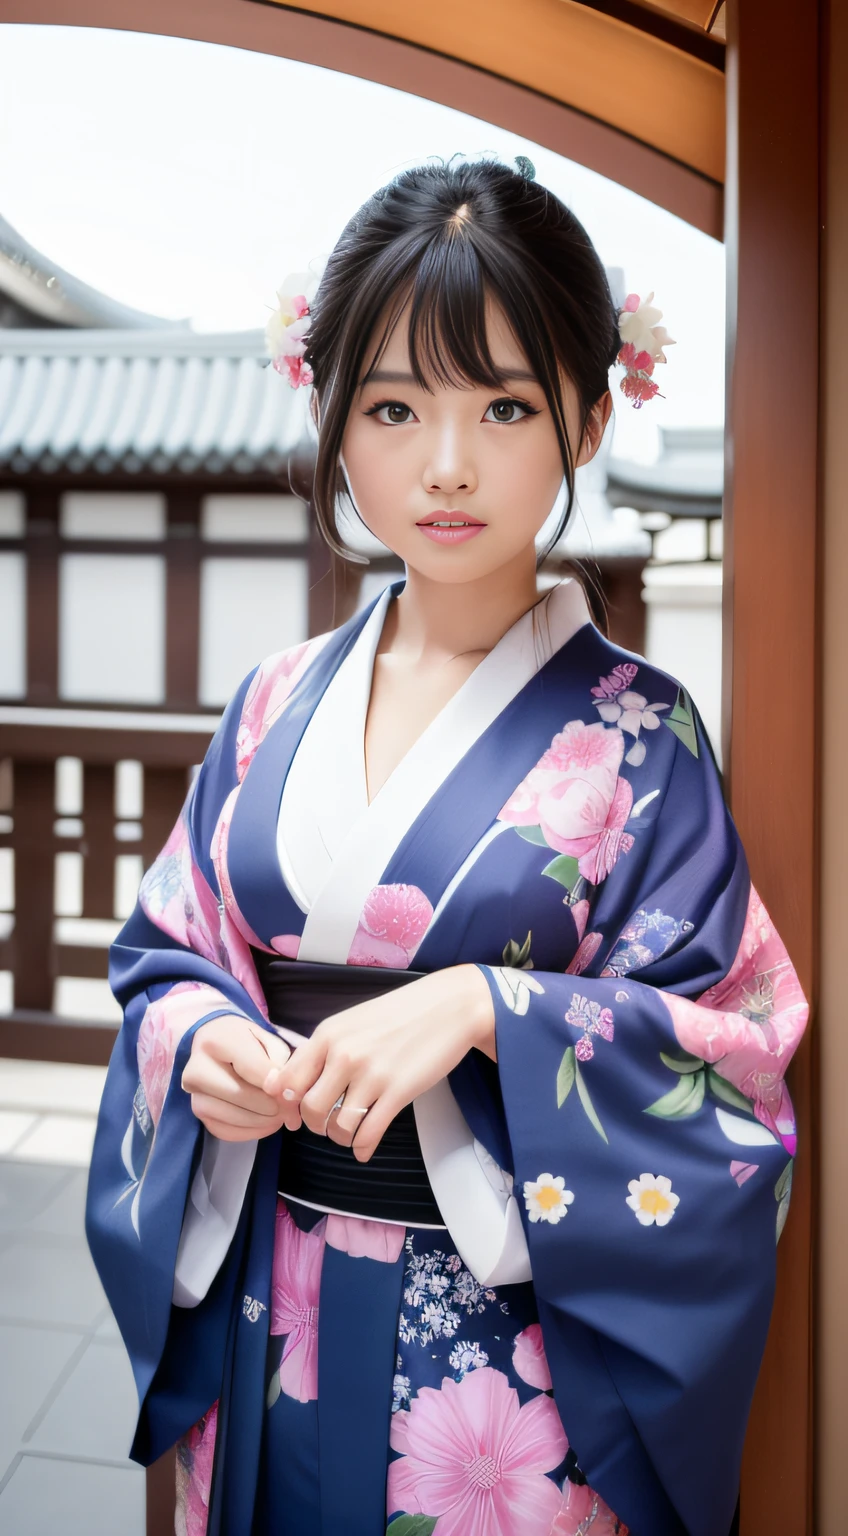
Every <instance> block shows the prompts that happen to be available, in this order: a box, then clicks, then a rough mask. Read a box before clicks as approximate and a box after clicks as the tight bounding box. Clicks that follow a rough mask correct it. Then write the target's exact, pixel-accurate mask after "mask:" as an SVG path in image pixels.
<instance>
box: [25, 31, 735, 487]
mask: <svg viewBox="0 0 848 1536" xmlns="http://www.w3.org/2000/svg"><path fill="white" fill-rule="evenodd" d="M457 151H460V152H462V153H465V154H467V155H475V154H479V153H484V152H489V153H495V154H497V155H499V156H500V157H501V158H503V159H505V160H507V161H508V162H511V161H512V159H513V158H514V156H515V155H517V154H527V155H529V156H530V158H531V159H532V160H533V162H534V164H535V166H536V172H537V177H538V179H539V180H540V181H542V182H544V183H545V184H546V185H547V186H549V187H551V188H552V190H553V191H555V192H556V193H558V194H559V196H560V197H562V198H563V199H564V200H565V201H566V202H567V203H568V204H569V205H570V206H571V207H572V208H573V209H574V211H575V213H576V214H577V216H578V217H579V218H580V219H581V221H582V222H583V223H584V224H585V226H586V228H587V229H588V231H589V233H590V235H591V236H592V238H593V240H594V241H595V244H596V246H597V248H598V250H599V252H600V254H601V256H602V258H603V260H604V261H605V262H606V263H607V264H608V265H610V266H619V267H623V268H624V271H625V274H626V286H627V288H628V289H629V290H631V291H635V292H638V293H641V294H642V295H643V296H644V295H645V294H646V293H647V292H648V291H649V290H650V289H654V290H655V292H656V302H657V303H658V304H659V305H660V307H661V308H662V309H663V310H664V314H665V323H666V324H667V326H668V329H669V331H670V332H671V334H672V335H673V336H675V337H676V338H677V342H678V345H677V346H675V347H672V348H671V349H670V351H669V363H668V367H667V368H666V369H664V370H662V380H663V383H662V388H663V391H664V393H665V394H666V396H667V398H666V399H665V400H659V401H654V402H652V404H651V405H650V406H649V407H648V408H647V409H645V410H643V411H641V412H635V411H633V410H632V408H631V407H630V406H629V405H627V404H626V402H624V401H623V399H621V397H620V396H619V400H620V402H621V406H622V407H623V409H619V410H617V413H616V414H617V425H616V437H615V450H616V452H617V453H625V454H628V455H631V456H633V457H638V458H642V459H650V458H652V457H654V455H655V453H656V451H657V430H656V429H657V426H658V425H659V424H660V423H661V422H668V423H674V424H703V425H708V424H710V425H718V424H720V423H721V421H722V419H723V393H724V378H723V375H724V356H723V348H724V339H723V338H724V256H723V249H722V246H721V245H720V244H719V243H718V242H716V241H715V240H711V239H710V238H709V237H708V236H707V235H703V234H701V233H699V232H698V231H697V230H694V229H692V228H690V227H689V226H688V225H686V224H685V223H683V222H682V221H681V220H679V219H676V218H674V217H673V216H672V215H671V214H669V213H666V212H665V211H664V210H662V209H660V208H657V207H656V206H655V205H654V204H652V203H648V202H646V201H645V200H644V199H643V198H640V197H637V196H636V195H635V194H634V193H632V192H628V191H626V190H625V189H624V188H622V187H619V186H617V185H616V184H615V183H614V182H611V181H607V180H605V179H604V178H603V177H602V176H598V175H596V174H595V173H594V172H592V171H588V170H586V169H584V168H583V167H582V166H580V165H576V164H575V163H574V162H573V161H569V160H565V159H563V158H562V157H561V156H559V155H555V154H553V153H551V151H549V150H546V149H542V148H540V147H539V146H537V145H534V144H532V143H529V142H528V141H527V140H524V139H519V138H517V137H516V136H515V135H514V134H511V133H507V132H505V131H504V130H502V129H500V128H496V127H493V126H492V125H491V124H487V123H484V122H481V121H480V120H479V119H477V118H472V117H467V116H465V115H464V114H463V113H460V112H454V111H451V110H450V109H448V108H446V107H442V106H438V105H436V104H434V103H432V102H429V101H422V100H420V99H419V98H417V97H414V96H407V95H405V94H404V93H402V92H399V91H393V90H390V89H388V88H387V87H385V86H381V85H373V84H370V83H369V82H367V81H363V80H358V79H354V78H352V77H350V76H347V75H339V74H335V73H333V72H331V71H329V70H323V69H318V68H315V67H313V66H311V65H306V64H299V63H294V62H291V61H289V60H284V59H277V58H269V57H266V56H265V55H262V54H252V53H246V52H242V51H241V50H238V49H231V48H222V47H218V46H216V45H212V44H206V43H193V42H187V41H181V40H178V39H172V38H159V37H149V36H146V35H142V34H135V33H121V32H105V31H102V32H97V31H91V30H85V29H82V28H74V27H67V28H65V27H30V26H9V25H3V26H0V212H2V214H3V215H4V216H5V217H6V218H7V219H8V220H9V221H10V222H11V223H12V224H13V225H15V226H16V228H17V229H18V230H19V232H20V233H21V234H22V235H24V236H25V237H26V238H27V239H28V240H29V241H30V242H31V243H32V244H33V245H34V246H36V247H37V248H38V249H39V250H41V251H42V252H43V253H44V254H45V255H47V256H49V257H52V258H53V259H54V260H55V261H57V262H58V263H59V264H60V265H61V266H63V267H65V268H67V269H68V270H69V271H71V272H73V273H75V274H76V275H77V276H79V277H81V278H84V279H85V281H86V282H89V283H91V284H93V285H94V286H95V287H97V288H100V289H101V290H103V291H104V292H105V293H108V294H110V295H112V296H113V297H114V298H117V299H121V300H123V301H124V302H125V303H128V304H132V305H135V306H136V307H138V308H141V309H147V310H150V311H152V312H154V313H156V314H159V315H163V316H169V317H178V316H189V317H191V320H192V323H193V324H194V325H195V327H197V328H198V329H200V330H219V329H242V328H246V327H251V326H255V325H262V324H264V320H265V317H266V314H267V311H268V308H269V307H270V305H271V304H272V302H273V298H274V290H275V288H276V286H277V285H278V283H279V282H280V280H281V279H282V278H283V277H284V276H285V275H286V274H287V273H288V272H290V271H293V270H299V269H301V268H303V267H305V266H307V265H308V264H309V262H310V261H311V260H312V259H313V258H320V257H321V256H323V255H326V253H327V252H328V251H329V250H330V248H331V247H332V245H333V243H334V240H335V238H336V237H337V235H338V233H339V231H340V229H341V227H342V226H343V224H344V223H345V222H346V220H347V218H348V217H349V216H350V214H351V213H352V212H353V211H354V210H355V208H356V207H357V206H358V205H359V204H360V203H361V202H362V201H363V200H364V199H365V198H366V197H367V196H368V195H369V193H371V192H372V191H373V190H374V188H375V187H377V186H380V185H381V184H382V183H383V182H385V181H386V180H387V179H388V178H389V177H390V176H392V175H393V174H394V173H395V172H396V171H398V170H400V169H402V168H403V167H405V166H408V165H412V164H415V163H417V162H419V161H421V160H424V159H426V158H427V157H428V156H430V155H441V156H445V157H447V156H450V155H452V154H454V153H456V152H457ZM615 393H616V394H617V391H616V392H615ZM617 404H618V402H617Z"/></svg>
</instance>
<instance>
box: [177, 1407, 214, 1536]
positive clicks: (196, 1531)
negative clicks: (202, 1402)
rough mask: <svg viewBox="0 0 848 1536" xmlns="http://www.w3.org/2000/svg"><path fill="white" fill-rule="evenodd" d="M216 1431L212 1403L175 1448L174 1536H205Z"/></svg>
mask: <svg viewBox="0 0 848 1536" xmlns="http://www.w3.org/2000/svg"><path fill="white" fill-rule="evenodd" d="M217 1432H218V1404H217V1403H213V1404H212V1407H211V1408H210V1409H209V1411H208V1413H205V1414H204V1415H203V1418H202V1419H200V1420H199V1421H198V1423H197V1424H195V1425H194V1426H193V1427H192V1428H191V1429H190V1430H189V1432H188V1434H187V1435H185V1436H184V1437H183V1439H182V1440H181V1441H180V1442H179V1444H178V1446H177V1507H176V1514H175V1522H174V1530H175V1532H176V1536H206V1526H207V1523H208V1520H209V1492H210V1489H211V1487H212V1463H213V1460H214V1457H215V1438H216V1435H217Z"/></svg>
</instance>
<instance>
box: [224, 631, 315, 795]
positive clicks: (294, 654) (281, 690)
mask: <svg viewBox="0 0 848 1536" xmlns="http://www.w3.org/2000/svg"><path fill="white" fill-rule="evenodd" d="M333 633H334V631H332V630H328V631H327V633H326V634H323V635H315V636H314V637H313V638H312V639H311V640H303V641H301V643H300V644H299V645H292V646H288V647H287V648H286V649H285V650H283V651H275V652H274V653H273V655H271V656H267V657H266V658H265V660H264V661H261V662H260V663H259V666H258V667H257V668H256V669H255V671H254V672H253V673H251V674H250V676H249V677H248V678H247V679H246V680H245V683H243V684H242V687H241V689H240V690H239V693H240V695H241V698H242V703H241V708H240V711H239V721H238V727H237V730H236V757H237V767H238V777H239V779H240V780H241V779H242V778H243V777H244V774H245V772H246V771H247V768H248V766H249V764H250V761H251V759H252V757H253V754H254V752H255V751H256V748H257V747H258V746H259V744H260V742H261V741H262V739H263V737H264V736H265V735H266V733H267V732H268V731H269V730H270V728H271V726H272V725H273V724H274V721H275V720H276V719H277V718H278V716H279V714H280V711H281V710H282V709H283V708H284V706H285V704H286V702H287V701H288V699H289V697H290V695H291V693H292V691H293V690H294V688H295V687H296V685H297V684H298V682H299V681H300V679H301V678H302V677H303V675H304V673H305V672H306V671H307V669H308V668H309V666H310V665H311V664H312V662H313V661H314V660H315V658H316V657H317V656H318V655H320V653H321V651H322V650H323V649H324V646H325V645H326V644H327V641H328V640H329V639H330V638H331V636H332V634H333Z"/></svg>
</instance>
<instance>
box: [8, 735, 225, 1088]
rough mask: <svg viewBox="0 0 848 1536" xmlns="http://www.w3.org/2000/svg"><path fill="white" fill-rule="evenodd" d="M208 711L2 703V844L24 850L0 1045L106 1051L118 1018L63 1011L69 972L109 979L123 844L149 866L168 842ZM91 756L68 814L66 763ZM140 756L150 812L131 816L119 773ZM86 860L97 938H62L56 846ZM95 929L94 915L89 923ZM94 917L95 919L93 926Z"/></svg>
mask: <svg viewBox="0 0 848 1536" xmlns="http://www.w3.org/2000/svg"><path fill="white" fill-rule="evenodd" d="M216 723H217V722H216V720H215V718H213V717H211V716H207V715H184V716H176V715H164V714H146V713H145V714H141V713H130V712H124V711H121V712H118V711H115V710H92V709H85V710H76V709H67V710H33V709H27V708H10V707H7V708H3V709H0V759H2V760H3V773H2V778H0V793H2V803H0V818H2V819H0V828H2V830H0V848H6V849H11V850H12V851H13V859H14V898H13V910H12V912H11V913H10V914H4V915H3V924H4V929H5V936H4V937H2V938H0V971H11V973H12V989H13V1008H12V1011H11V1012H7V1013H6V1014H3V1015H0V1055H14V1056H30V1057H36V1058H45V1057H46V1058H50V1059H53V1060H64V1061H105V1060H107V1059H108V1053H109V1049H110V1047H111V1041H112V1039H113V1038H114V1028H113V1027H110V1026H109V1025H108V1024H104V1023H103V1022H99V1023H98V1022H97V1020H96V1019H91V1020H86V1019H80V1018H64V1017H61V1016H60V1015H59V1014H57V1013H55V1012H54V995H55V984H56V981H57V978H59V977H65V976H68V977H82V978H86V979H105V978H106V975H107V963H108V936H109V932H110V925H111V927H112V928H114V927H115V925H116V919H117V917H118V916H119V915H120V914H118V913H116V910H115V885H116V880H115V866H116V860H117V859H118V858H119V857H120V856H121V855H122V854H124V855H125V854H128V853H129V854H137V855H140V862H141V864H142V865H143V866H144V867H147V865H148V864H150V863H151V861H152V860H153V859H154V858H155V856H156V854H157V853H158V851H159V849H160V848H161V847H162V845H163V843H164V842H165V840H166V838H167V836H168V833H169V832H170V829H171V827H172V825H173V823H174V820H175V818H176V816H177V813H178V811H179V808H180V805H181V804H182V801H183V799H184V797H185V793H186V789H187V787H188V783H189V775H190V770H191V768H192V767H193V766H194V765H195V764H197V763H199V762H200V761H201V759H202V757H203V754H204V752H205V750H206V747H207V745H208V743H209V740H210V737H211V735H212V733H213V731H214V728H215V725H216ZM60 758H74V759H77V760H78V761H79V762H80V763H81V765H82V774H81V778H82V793H81V797H80V799H81V804H80V805H79V807H78V811H79V814H78V815H76V816H73V817H68V816H61V815H58V814H57V808H56V764H57V761H58V760H59V759H60ZM126 761H130V762H135V763H138V764H140V765H141V770H142V773H143V804H142V808H141V814H140V815H137V816H135V817H133V819H132V820H128V819H123V820H122V819H121V818H120V817H119V816H118V815H117V813H116V808H115V798H116V797H115V775H116V769H117V765H118V764H119V763H121V762H126ZM60 853H77V854H79V855H80V856H81V860H82V900H81V903H80V906H79V908H78V915H79V917H81V918H83V919H89V920H91V919H94V920H95V923H96V924H97V925H98V926H97V928H96V929H95V938H94V939H93V940H92V941H90V942H86V941H85V937H83V939H82V941H79V940H78V939H77V937H76V936H75V940H74V942H72V943H69V942H67V941H66V940H65V941H64V942H63V930H67V928H68V927H69V926H71V927H73V926H74V925H73V924H71V925H69V924H68V923H67V922H66V921H63V919H62V918H61V916H60V914H58V913H57V911H56V899H55V892H56V884H57V881H56V856H57V854H60ZM78 926H79V927H80V928H81V929H82V932H83V935H85V932H86V924H85V923H83V924H82V925H78ZM89 926H90V925H89Z"/></svg>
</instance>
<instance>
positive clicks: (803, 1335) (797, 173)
mask: <svg viewBox="0 0 848 1536" xmlns="http://www.w3.org/2000/svg"><path fill="white" fill-rule="evenodd" d="M728 22H729V33H728V41H729V49H728V71H727V87H728V119H729V130H730V131H729V146H728V180H727V231H726V238H727V260H728V278H729V282H728V325H729V331H728V335H729V358H728V362H729V368H728V475H727V480H728V486H727V489H728V495H727V499H726V513H725V515H726V523H727V527H726V533H727V537H726V542H725V551H726V554H725V632H726V652H725V701H726V721H725V725H726V733H725V734H726V749H725V764H726V766H727V773H728V778H729V784H730V792H731V803H732V807H733V812H734V815H735V818H736V821H737V824H738V826H739V829H740V832H741V834H742V838H743V840H744V843H745V846H746V849H747V852H748V857H749V861H750V865H751V870H752V875H753V878H754V882H755V884H756V885H757V886H758V888H759V890H760V892H761V894H762V896H763V899H764V901H765V903H766V906H767V907H768V908H769V910H770V911H771V913H772V915H773V917H774V919H775V921H776V923H777V926H778V928H779V929H780V932H781V934H782V935H783V937H784V939H785V941H786V944H787V946H788V948H789V951H790V953H791V955H792V958H793V960H794V962H795V964H796V966H797V968H798V971H799V973H800V976H801V979H802V982H803V985H804V988H805V990H806V992H807V995H808V996H809V997H811V998H814V996H815V990H816V984H817V976H816V969H817V967H816V937H815V936H816V928H817V893H818V856H817V836H818V827H817V814H816V774H817V728H818V721H817V715H818V708H819V706H818V695H817V689H818V642H817V610H816V585H817V538H818V526H819V484H818V385H819V350H818V330H819V104H818V70H819V32H818V10H817V6H816V5H815V4H811V3H810V0H784V3H783V4H782V6H781V7H780V9H779V13H778V11H777V10H776V9H775V6H774V4H773V0H731V3H729V4H728ZM790 312H791V322H790V329H791V343H790V342H789V340H788V333H787V331H786V330H785V328H784V326H783V325H782V324H781V323H780V321H779V318H778V317H779V316H781V315H782V314H787V316H788V315H789V313H790ZM778 698H779V705H777V700H778ZM790 1086H791V1089H792V1093H793V1097H794V1100H795V1106H796V1109H797V1113H798V1124H799V1147H800V1151H799V1156H798V1160H797V1166H796V1169H795V1182H794V1190H793V1199H792V1212H791V1215H790V1217H789V1221H788V1224H787V1227H786V1231H785V1233H784V1236H783V1239H782V1240H781V1243H780V1247H779V1249H778V1289H777V1299H776V1303H775V1309H774V1315H773V1320H772V1327H771V1333H770V1337H769V1343H768V1347H767V1350H766V1356H765V1361H764V1364H763V1369H762V1372H761V1375H760V1380H759V1384H758V1387H757V1392H756V1396H755V1399H754V1406H753V1411H752V1415H751V1422H750V1428H749V1432H748V1439H747V1444H746V1452H745V1462H744V1469H743V1481H742V1536H765V1533H766V1532H768V1536H811V1533H812V1529H813V1525H812V1444H813V1440H812V1379H811V1341H812V1315H811V1307H812V1292H811V1264H812V1257H811V1256H812V1175H813V1168H814V1162H815V1141H814V1130H813V1124H814V1116H813V1108H814V1104H813V1076H812V1039H811V1036H810V1035H808V1037H807V1039H806V1041H805V1042H804V1043H803V1044H802V1048H801V1050H800V1051H799V1053H798V1056H797V1058H796V1062H795V1064H794V1066H793V1068H792V1070H791V1072H790ZM828 1536H830V1533H829V1532H828Z"/></svg>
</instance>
